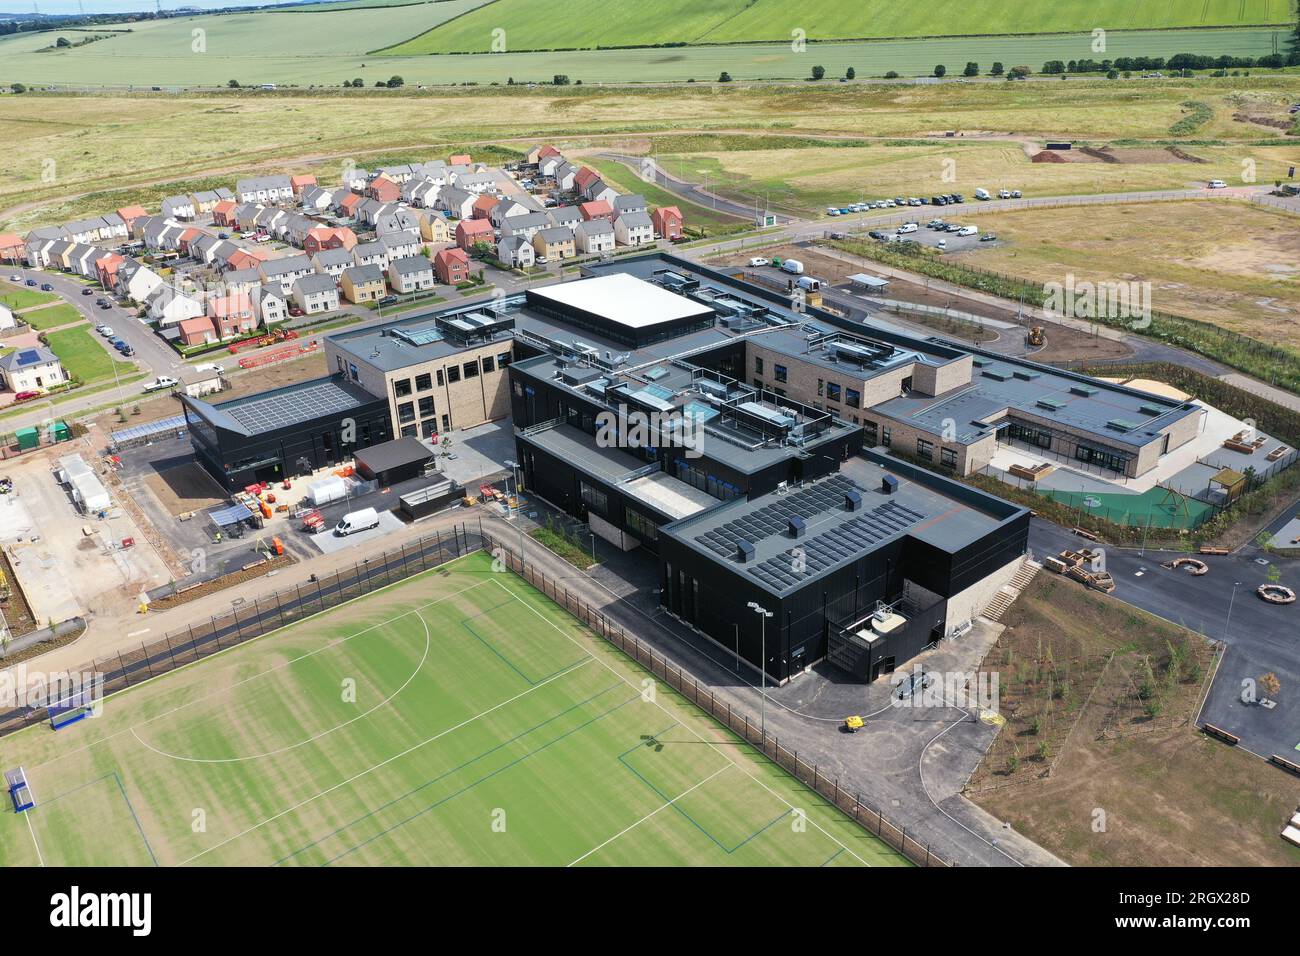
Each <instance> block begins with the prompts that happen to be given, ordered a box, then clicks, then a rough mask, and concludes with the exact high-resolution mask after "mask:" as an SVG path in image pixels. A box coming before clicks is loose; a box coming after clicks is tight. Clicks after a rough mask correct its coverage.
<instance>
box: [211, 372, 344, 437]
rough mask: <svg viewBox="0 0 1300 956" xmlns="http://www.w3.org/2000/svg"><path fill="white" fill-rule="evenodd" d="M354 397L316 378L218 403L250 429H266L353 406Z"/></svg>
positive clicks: (341, 410) (290, 424)
mask: <svg viewBox="0 0 1300 956" xmlns="http://www.w3.org/2000/svg"><path fill="white" fill-rule="evenodd" d="M358 404H359V402H358V400H357V399H356V398H355V397H354V396H353V395H352V394H351V393H350V392H348V391H346V390H344V389H343V388H341V387H339V385H337V384H336V383H335V382H333V381H325V382H317V383H315V384H313V385H310V386H308V387H307V388H299V389H294V390H292V391H285V392H271V393H268V394H266V395H261V396H257V397H255V398H254V399H252V400H251V401H248V402H244V403H241V404H229V405H223V406H220V408H221V411H223V412H226V413H227V414H228V415H230V417H231V418H233V419H234V420H235V421H237V422H239V424H241V425H243V426H244V427H245V428H247V429H248V430H249V431H252V432H269V431H274V430H276V429H278V428H288V427H290V426H292V425H297V424H299V423H301V422H307V421H311V420H312V419H313V418H319V417H321V416H322V415H329V414H332V413H334V412H343V411H347V410H348V409H350V408H356V407H357V405H358Z"/></svg>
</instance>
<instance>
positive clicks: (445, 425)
mask: <svg viewBox="0 0 1300 956" xmlns="http://www.w3.org/2000/svg"><path fill="white" fill-rule="evenodd" d="M442 430H443V431H451V419H450V418H449V417H448V416H447V415H443V416H442Z"/></svg>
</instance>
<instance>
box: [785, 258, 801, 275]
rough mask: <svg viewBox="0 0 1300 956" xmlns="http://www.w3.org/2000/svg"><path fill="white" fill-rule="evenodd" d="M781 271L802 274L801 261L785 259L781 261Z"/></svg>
mask: <svg viewBox="0 0 1300 956" xmlns="http://www.w3.org/2000/svg"><path fill="white" fill-rule="evenodd" d="M781 271H782V272H788V273H790V275H792V276H801V275H803V263H802V262H800V261H799V260H798V259H786V260H785V261H784V262H782V263H781Z"/></svg>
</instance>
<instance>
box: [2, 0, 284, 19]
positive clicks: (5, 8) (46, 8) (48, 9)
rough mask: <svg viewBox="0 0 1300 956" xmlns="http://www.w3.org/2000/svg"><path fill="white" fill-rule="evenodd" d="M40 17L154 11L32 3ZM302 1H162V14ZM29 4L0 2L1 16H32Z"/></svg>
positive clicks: (122, 3)
mask: <svg viewBox="0 0 1300 956" xmlns="http://www.w3.org/2000/svg"><path fill="white" fill-rule="evenodd" d="M35 2H36V6H37V7H38V8H39V9H40V12H41V13H82V12H83V11H84V12H85V13H136V12H139V11H142V10H155V9H157V4H156V3H155V2H154V0H81V2H80V3H78V2H77V0H35ZM301 2H302V0H162V8H163V9H164V10H177V9H181V8H183V7H199V8H201V9H204V10H220V9H221V8H223V7H258V6H273V5H279V4H286V3H301ZM31 12H32V0H0V16H3V15H4V14H6V13H31Z"/></svg>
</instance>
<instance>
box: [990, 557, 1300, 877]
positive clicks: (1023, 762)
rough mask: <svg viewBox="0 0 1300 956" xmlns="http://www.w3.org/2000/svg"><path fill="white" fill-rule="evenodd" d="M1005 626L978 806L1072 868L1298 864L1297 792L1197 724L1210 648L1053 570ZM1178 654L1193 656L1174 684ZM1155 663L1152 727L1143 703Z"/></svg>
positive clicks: (1285, 778) (1299, 786)
mask: <svg viewBox="0 0 1300 956" xmlns="http://www.w3.org/2000/svg"><path fill="white" fill-rule="evenodd" d="M1003 623H1004V624H1006V630H1005V631H1004V632H1003V634H1002V636H1001V637H1000V638H999V642H998V645H997V646H996V647H994V648H993V649H992V650H991V651H990V653H989V656H988V658H986V660H985V664H984V666H985V668H987V669H992V670H996V671H997V672H998V673H999V675H1000V692H1001V700H1002V705H1001V712H1002V714H1003V716H1004V717H1006V718H1007V723H1006V725H1005V726H1004V727H1003V728H1002V731H1001V733H1000V734H999V736H998V738H997V740H996V741H995V742H994V744H993V746H992V747H991V748H990V749H989V753H988V756H987V757H986V758H985V761H984V762H983V763H982V764H981V766H980V768H979V769H978V770H977V771H976V774H975V775H974V777H973V778H972V780H971V784H970V787H969V791H968V794H967V795H968V796H969V797H970V798H971V799H973V800H974V801H975V802H976V803H977V804H979V805H980V806H982V807H983V808H984V809H986V810H988V811H989V812H990V813H992V814H994V815H995V816H997V817H998V818H999V819H1002V820H1007V821H1010V822H1011V824H1012V825H1013V826H1014V827H1015V828H1016V829H1017V830H1018V831H1019V832H1021V833H1024V834H1026V835H1027V836H1029V837H1031V838H1032V839H1033V840H1035V841H1036V842H1038V843H1040V844H1041V845H1042V846H1044V847H1045V848H1046V849H1049V850H1051V851H1052V852H1054V853H1056V854H1058V855H1059V856H1061V857H1062V858H1063V859H1065V860H1067V861H1068V862H1070V863H1073V864H1076V865H1084V866H1216V865H1217V866H1226V865H1235V866H1286V865H1290V866H1300V850H1296V849H1295V848H1293V847H1290V846H1288V845H1287V844H1286V843H1284V842H1283V841H1282V840H1281V839H1280V837H1279V834H1280V833H1281V830H1282V827H1283V826H1284V825H1285V823H1286V821H1287V820H1288V819H1289V818H1290V815H1291V814H1292V813H1293V812H1295V809H1296V806H1297V805H1298V804H1300V780H1297V778H1295V777H1292V776H1289V775H1288V774H1286V773H1284V772H1283V771H1281V770H1279V769H1277V768H1275V767H1272V766H1270V765H1268V764H1267V763H1265V762H1264V761H1262V760H1260V759H1258V758H1256V757H1254V756H1251V755H1250V754H1247V753H1245V752H1244V751H1237V750H1233V749H1231V748H1230V747H1227V746H1226V745H1224V744H1221V743H1218V742H1215V741H1212V740H1210V739H1208V738H1206V737H1204V736H1203V735H1202V734H1200V733H1198V732H1197V731H1196V730H1195V728H1194V726H1193V724H1192V718H1193V717H1194V715H1195V711H1196V708H1197V706H1198V705H1199V698H1200V695H1201V692H1202V688H1203V686H1204V683H1205V681H1206V679H1207V678H1208V677H1209V674H1210V669H1211V667H1212V661H1211V651H1210V647H1209V645H1208V643H1207V642H1206V641H1205V640H1204V639H1203V638H1201V637H1199V636H1198V635H1192V634H1190V633H1188V632H1185V631H1182V630H1181V629H1179V628H1176V627H1174V626H1172V625H1169V624H1167V623H1165V622H1163V621H1157V620H1156V619H1154V618H1151V617H1150V616H1148V615H1146V614H1145V613H1143V612H1140V611H1136V610H1134V609H1132V608H1130V607H1128V606H1126V605H1124V604H1122V603H1120V602H1119V601H1116V600H1114V599H1112V598H1109V597H1106V596H1104V595H1101V594H1099V593H1098V592H1092V591H1086V590H1085V589H1084V588H1083V587H1082V585H1080V584H1078V583H1076V582H1074V581H1070V580H1067V579H1064V578H1061V577H1058V576H1056V575H1054V574H1051V573H1050V572H1046V571H1043V572H1040V573H1039V575H1038V577H1037V578H1036V579H1035V581H1034V582H1033V584H1032V585H1031V586H1030V588H1029V589H1028V590H1026V592H1025V593H1024V594H1023V595H1022V596H1021V597H1020V599H1019V600H1017V602H1016V603H1015V604H1014V605H1012V607H1011V609H1010V610H1009V611H1008V612H1007V615H1006V616H1005V617H1004V618H1003ZM1171 645H1172V646H1174V647H1177V648H1180V649H1181V651H1183V652H1185V653H1186V658H1185V661H1184V663H1182V664H1181V665H1180V666H1179V668H1178V671H1177V674H1178V677H1177V679H1172V678H1171V674H1170V671H1171V669H1170V666H1169V652H1168V647H1169V646H1171ZM1148 660H1149V661H1150V662H1151V665H1152V673H1153V675H1154V677H1155V683H1156V684H1157V685H1158V686H1159V690H1158V692H1157V694H1156V697H1157V698H1158V699H1159V700H1160V701H1161V706H1160V708H1158V709H1159V713H1158V714H1157V715H1156V716H1155V717H1150V716H1148V715H1147V714H1146V713H1145V712H1144V703H1143V701H1142V700H1141V697H1140V695H1139V691H1140V687H1141V684H1142V681H1143V676H1144V673H1145V662H1146V661H1148ZM1043 743H1046V745H1047V753H1046V755H1045V756H1044V757H1040V756H1039V754H1038V748H1039V746H1040V745H1042V744H1043ZM1013 754H1016V755H1018V758H1019V763H1018V765H1017V764H1015V763H1014V762H1013V760H1012V755H1013ZM1013 768H1014V769H1013Z"/></svg>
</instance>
